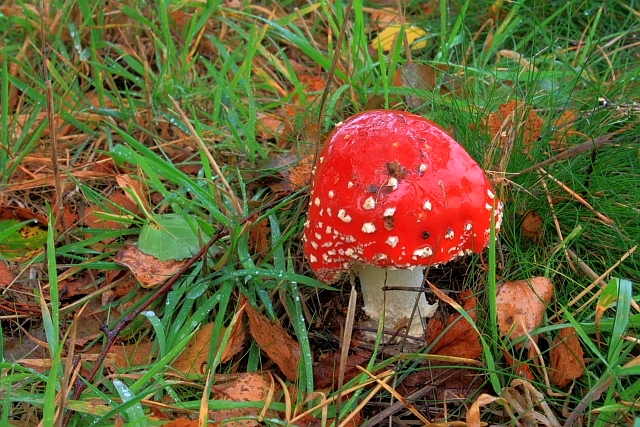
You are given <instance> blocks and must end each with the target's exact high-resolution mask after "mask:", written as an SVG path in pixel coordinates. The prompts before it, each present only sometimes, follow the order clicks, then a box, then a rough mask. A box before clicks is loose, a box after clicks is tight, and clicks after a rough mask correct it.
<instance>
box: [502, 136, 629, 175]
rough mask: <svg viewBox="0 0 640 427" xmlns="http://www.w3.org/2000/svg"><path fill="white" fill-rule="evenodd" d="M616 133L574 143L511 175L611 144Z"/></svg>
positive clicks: (530, 170)
mask: <svg viewBox="0 0 640 427" xmlns="http://www.w3.org/2000/svg"><path fill="white" fill-rule="evenodd" d="M616 133H618V131H616V132H613V133H611V134H609V135H602V136H599V137H597V138H596V139H594V140H592V141H587V142H584V143H582V144H580V145H576V146H575V147H571V148H569V149H568V150H565V151H563V152H562V153H560V154H557V155H555V156H553V157H550V158H548V159H547V160H543V161H541V162H540V163H536V164H535V165H533V166H530V167H528V168H526V169H523V170H521V171H520V172H517V173H515V174H512V175H511V177H516V176H519V175H524V174H525V173H528V172H532V171H534V170H537V169H540V168H543V167H545V166H548V165H552V164H555V163H558V162H559V161H560V160H564V159H568V158H570V157H574V156H577V155H578V154H582V153H584V152H586V151H589V150H595V149H597V148H600V147H602V146H604V145H607V144H611V143H613V142H615V141H616V140H615V139H612V138H611V137H612V136H613V135H615V134H616Z"/></svg>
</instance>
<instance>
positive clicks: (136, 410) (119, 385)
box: [111, 379, 149, 427]
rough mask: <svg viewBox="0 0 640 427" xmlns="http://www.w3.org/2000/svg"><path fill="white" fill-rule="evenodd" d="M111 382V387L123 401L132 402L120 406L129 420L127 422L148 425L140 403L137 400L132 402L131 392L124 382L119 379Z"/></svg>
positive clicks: (143, 426)
mask: <svg viewBox="0 0 640 427" xmlns="http://www.w3.org/2000/svg"><path fill="white" fill-rule="evenodd" d="M111 384H113V387H114V388H115V389H116V391H117V392H118V395H119V396H120V398H121V399H122V402H123V403H125V404H127V403H129V402H131V403H132V404H131V405H129V406H127V407H121V409H123V412H124V413H125V414H127V418H128V420H127V421H128V422H129V423H128V424H130V425H135V426H142V427H146V426H148V425H149V424H148V423H147V419H146V417H145V414H144V410H143V409H142V405H141V404H140V402H139V401H138V402H134V400H133V394H132V393H131V390H129V388H128V387H127V386H126V384H125V383H123V382H122V381H120V380H119V379H114V380H112V381H111Z"/></svg>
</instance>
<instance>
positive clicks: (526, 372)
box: [502, 349, 534, 381]
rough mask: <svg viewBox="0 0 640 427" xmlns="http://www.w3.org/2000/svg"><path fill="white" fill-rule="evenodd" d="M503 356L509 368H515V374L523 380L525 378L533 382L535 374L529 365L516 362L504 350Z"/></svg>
mask: <svg viewBox="0 0 640 427" xmlns="http://www.w3.org/2000/svg"><path fill="white" fill-rule="evenodd" d="M502 354H503V355H504V360H506V361H507V363H508V364H509V366H511V367H512V368H513V372H514V373H515V374H516V375H517V376H519V377H522V378H525V379H527V380H529V381H533V379H534V378H533V372H532V371H531V368H530V367H529V365H528V364H526V363H524V362H520V361H519V360H516V359H515V358H514V357H513V356H512V355H511V354H510V353H509V352H508V351H507V350H505V349H503V350H502Z"/></svg>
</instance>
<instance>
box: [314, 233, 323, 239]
mask: <svg viewBox="0 0 640 427" xmlns="http://www.w3.org/2000/svg"><path fill="white" fill-rule="evenodd" d="M314 235H315V236H316V239H318V240H322V235H321V234H320V233H316V234H314Z"/></svg>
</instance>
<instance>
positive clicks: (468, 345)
mask: <svg viewBox="0 0 640 427" xmlns="http://www.w3.org/2000/svg"><path fill="white" fill-rule="evenodd" d="M460 301H461V303H462V308H464V309H465V311H467V313H469V317H471V319H473V321H475V320H476V317H477V312H476V297H475V296H474V295H473V292H471V291H464V292H462V293H461V294H460ZM450 325H451V327H450V328H449V329H448V330H447V332H445V334H444V335H443V336H441V334H442V332H443V331H444V330H445V329H446V328H447V327H449V326H450ZM426 333H427V344H429V345H432V344H434V346H433V348H432V349H431V351H430V352H429V354H439V355H442V356H453V357H460V358H464V359H477V358H479V357H480V354H482V345H481V344H480V337H479V336H478V333H477V332H476V330H475V329H474V328H473V326H472V325H471V324H470V323H469V322H468V321H467V319H465V318H463V317H462V316H460V314H459V313H455V314H452V315H450V316H449V318H448V319H447V321H446V324H445V323H444V322H443V321H442V320H441V319H440V318H437V317H433V318H432V319H430V320H429V323H428V324H427V332H426ZM436 340H437V341H436Z"/></svg>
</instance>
